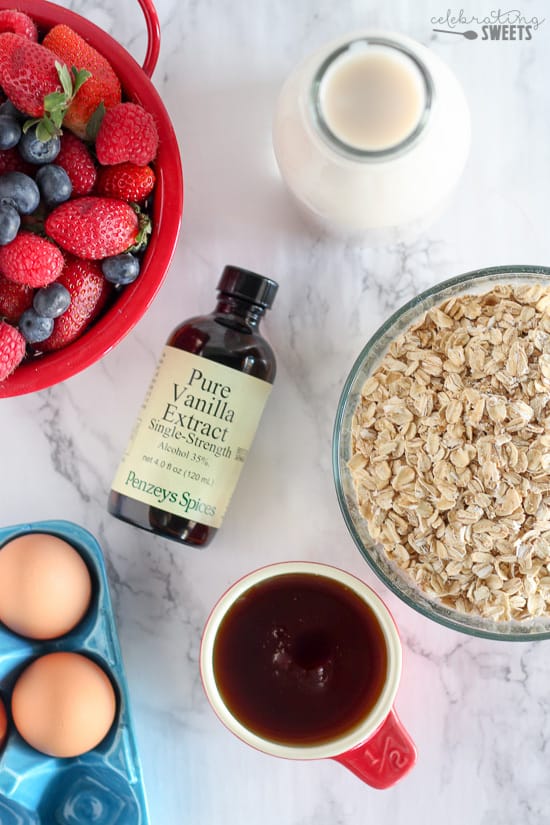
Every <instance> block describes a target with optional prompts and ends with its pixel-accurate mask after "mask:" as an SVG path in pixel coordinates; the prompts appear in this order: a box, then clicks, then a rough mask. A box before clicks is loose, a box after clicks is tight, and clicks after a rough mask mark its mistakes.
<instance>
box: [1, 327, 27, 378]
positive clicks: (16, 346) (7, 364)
mask: <svg viewBox="0 0 550 825" xmlns="http://www.w3.org/2000/svg"><path fill="white" fill-rule="evenodd" d="M24 357H25V339H24V338H23V336H22V335H21V333H20V332H19V330H18V329H16V328H15V327H12V326H11V324H7V323H6V322H5V321H0V381H4V379H5V378H7V377H8V375H11V374H12V372H13V371H14V370H15V369H16V367H18V366H19V364H20V363H21V361H22V360H23V358H24Z"/></svg>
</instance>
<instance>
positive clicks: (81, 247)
mask: <svg viewBox="0 0 550 825" xmlns="http://www.w3.org/2000/svg"><path fill="white" fill-rule="evenodd" d="M45 227H46V232H47V234H48V235H49V236H50V238H53V240H54V241H55V242H56V243H58V244H59V246H61V247H62V248H63V249H66V250H67V252H72V254H73V255H76V256H77V257H79V258H89V259H93V260H95V259H99V258H107V257H109V256H111V255H118V254H119V253H120V252H125V251H126V250H127V249H128V248H129V247H131V246H133V245H134V244H135V243H136V242H137V241H138V236H139V223H138V218H137V215H136V213H135V212H134V210H133V209H132V207H131V206H129V205H128V204H127V203H125V202H124V201H121V200H117V199H115V198H96V197H91V196H90V197H86V198H76V199H75V200H70V201H66V202H65V203H62V204H61V205H60V206H58V207H56V208H55V209H54V210H53V212H50V214H49V215H48V217H47V218H46V223H45ZM0 254H1V252H0ZM0 268H1V262H0Z"/></svg>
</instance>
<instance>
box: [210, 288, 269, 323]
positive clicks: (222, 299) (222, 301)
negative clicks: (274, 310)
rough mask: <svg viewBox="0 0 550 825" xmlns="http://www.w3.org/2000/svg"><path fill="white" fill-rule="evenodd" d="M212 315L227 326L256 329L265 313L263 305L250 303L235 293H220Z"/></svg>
mask: <svg viewBox="0 0 550 825" xmlns="http://www.w3.org/2000/svg"><path fill="white" fill-rule="evenodd" d="M214 315H216V316H217V320H219V322H220V323H222V324H226V325H227V326H238V327H241V328H242V327H245V328H246V329H247V330H250V331H253V330H257V329H258V327H259V325H260V321H261V320H262V318H263V316H264V315H265V307H262V306H258V305H257V304H251V303H250V302H249V301H245V300H243V299H242V298H237V296H236V295H227V294H225V293H220V295H219V297H218V303H217V304H216V308H215V310H214Z"/></svg>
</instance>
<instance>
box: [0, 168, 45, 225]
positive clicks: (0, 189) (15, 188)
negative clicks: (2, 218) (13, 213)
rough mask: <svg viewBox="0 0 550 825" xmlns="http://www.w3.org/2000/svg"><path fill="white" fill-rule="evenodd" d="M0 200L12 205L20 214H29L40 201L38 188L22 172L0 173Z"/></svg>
mask: <svg viewBox="0 0 550 825" xmlns="http://www.w3.org/2000/svg"><path fill="white" fill-rule="evenodd" d="M0 202H3V203H6V202H7V203H9V204H10V206H14V207H15V209H17V211H18V212H19V214H20V215H30V214H31V212H34V210H35V209H36V208H37V206H38V204H39V203H40V190H39V188H38V186H37V185H36V183H35V182H34V181H33V179H32V178H30V177H29V176H28V175H25V174H23V172H6V173H5V174H4V175H0Z"/></svg>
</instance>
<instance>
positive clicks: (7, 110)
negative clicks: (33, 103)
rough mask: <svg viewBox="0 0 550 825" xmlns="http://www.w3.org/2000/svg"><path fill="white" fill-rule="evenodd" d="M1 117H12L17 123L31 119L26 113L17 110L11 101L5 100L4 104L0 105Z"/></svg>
mask: <svg viewBox="0 0 550 825" xmlns="http://www.w3.org/2000/svg"><path fill="white" fill-rule="evenodd" d="M0 115H6V116H7V117H11V118H13V119H14V120H17V121H24V120H27V119H28V117H29V116H28V115H26V114H25V112H21V111H20V110H19V109H17V108H16V107H15V106H14V105H13V103H12V102H11V100H5V101H4V102H3V103H2V104H0Z"/></svg>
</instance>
